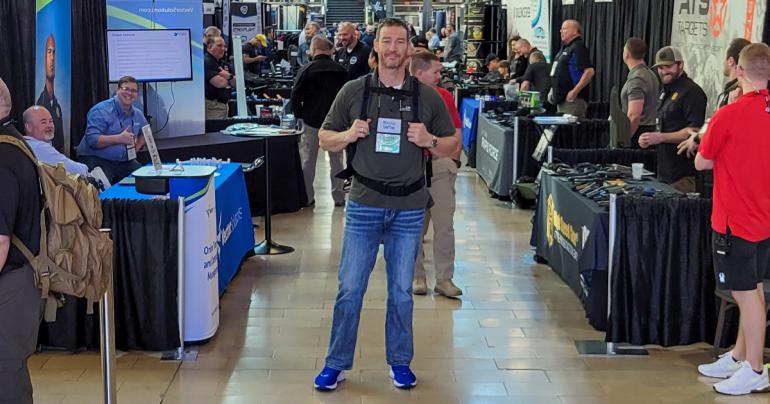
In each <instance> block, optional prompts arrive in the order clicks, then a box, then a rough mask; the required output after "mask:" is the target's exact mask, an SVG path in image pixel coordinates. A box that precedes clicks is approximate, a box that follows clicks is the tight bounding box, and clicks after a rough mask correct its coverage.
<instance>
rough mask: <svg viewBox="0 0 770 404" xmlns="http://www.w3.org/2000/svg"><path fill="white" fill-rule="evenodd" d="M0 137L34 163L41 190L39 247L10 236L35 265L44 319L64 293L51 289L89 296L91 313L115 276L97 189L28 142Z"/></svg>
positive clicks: (52, 318)
mask: <svg viewBox="0 0 770 404" xmlns="http://www.w3.org/2000/svg"><path fill="white" fill-rule="evenodd" d="M0 143H7V144H12V145H14V146H16V147H18V148H19V149H21V150H22V151H23V152H24V154H26V155H27V157H29V158H30V160H32V161H33V162H34V163H35V166H36V167H37V172H38V176H39V177H40V187H41V189H42V193H43V200H42V202H43V210H42V211H41V213H40V252H39V254H38V255H37V256H34V255H33V254H32V252H31V251H30V250H29V248H27V246H25V245H24V244H23V243H22V242H21V240H19V238H18V237H16V236H13V238H12V239H11V242H12V243H13V245H14V246H15V247H16V248H17V249H19V251H21V253H22V254H24V257H25V258H27V260H28V261H29V263H30V265H31V266H32V268H33V269H34V270H35V280H36V282H37V284H38V287H39V288H40V289H41V290H42V297H43V298H44V299H47V300H46V307H45V319H46V321H55V319H56V308H57V305H60V304H59V303H61V300H60V298H56V296H52V295H50V294H51V293H52V292H57V293H62V294H66V295H72V296H75V297H85V298H87V299H88V303H89V304H88V313H89V314H90V313H92V312H93V303H94V302H97V301H99V300H100V299H101V297H102V295H103V294H104V292H105V291H106V290H107V286H108V285H109V283H108V282H111V276H112V240H111V239H110V236H109V234H108V233H106V232H101V231H100V230H99V229H100V228H101V225H102V205H101V201H100V200H99V191H98V190H97V189H96V188H95V187H94V186H93V185H91V184H90V183H88V181H87V180H86V179H85V178H83V177H80V176H79V175H77V174H68V173H67V171H66V170H65V169H64V165H62V164H59V165H57V166H55V167H54V166H52V165H49V164H45V163H41V162H39V161H38V160H37V158H35V156H34V154H32V152H31V151H30V149H29V148H28V146H27V145H26V143H24V142H23V141H21V140H19V139H17V138H15V137H12V136H7V135H0Z"/></svg>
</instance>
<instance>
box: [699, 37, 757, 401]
mask: <svg viewBox="0 0 770 404" xmlns="http://www.w3.org/2000/svg"><path fill="white" fill-rule="evenodd" d="M736 73H737V74H736V75H737V77H738V81H739V82H740V85H741V89H742V90H743V95H742V96H741V97H740V98H738V99H737V100H736V101H735V102H734V103H732V104H729V105H727V106H725V107H722V108H720V109H719V110H718V111H717V112H716V114H714V117H713V118H711V122H710V123H709V126H708V130H707V132H706V134H705V135H704V136H703V139H702V141H701V144H700V147H699V148H698V149H699V150H698V154H697V155H696V156H695V167H696V168H697V169H698V170H711V169H713V170H714V198H713V203H714V207H713V211H712V214H711V227H712V229H713V230H714V232H713V234H712V244H713V245H712V247H713V255H714V272H715V276H716V280H717V287H718V288H720V289H722V290H729V291H732V295H733V298H735V301H736V302H737V303H738V310H740V325H739V328H738V340H737V341H736V343H735V347H734V348H733V350H732V351H730V352H728V353H726V354H724V355H722V356H721V357H720V358H719V360H717V361H716V362H714V363H711V364H707V365H701V366H699V367H698V371H699V372H700V373H701V374H703V375H705V376H708V377H715V378H724V379H726V380H724V381H721V382H719V383H717V384H715V385H714V390H716V391H717V392H719V393H722V394H729V395H743V394H749V393H754V392H759V391H766V390H767V389H768V388H770V383H769V382H768V370H767V367H765V366H764V363H763V359H762V353H763V348H764V346H765V327H766V326H767V324H766V322H765V321H766V319H765V316H766V312H765V293H764V289H763V287H762V285H763V284H762V280H763V279H764V278H765V275H766V273H767V269H768V266H770V159H768V156H770V137H769V136H768V131H767V129H768V128H770V97H769V96H768V92H767V89H766V88H765V87H766V86H767V80H768V79H770V48H769V47H768V46H767V45H765V44H762V43H756V44H751V45H748V46H746V47H745V48H744V49H743V50H742V51H741V53H740V61H739V63H738V69H737V72H736ZM694 137H695V138H696V139H697V137H698V135H697V134H696V135H694ZM696 142H697V140H696Z"/></svg>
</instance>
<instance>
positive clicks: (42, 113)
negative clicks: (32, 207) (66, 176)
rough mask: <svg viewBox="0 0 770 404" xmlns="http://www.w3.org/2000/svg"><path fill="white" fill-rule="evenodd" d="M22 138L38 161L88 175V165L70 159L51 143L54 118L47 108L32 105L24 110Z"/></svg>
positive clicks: (70, 171)
mask: <svg viewBox="0 0 770 404" xmlns="http://www.w3.org/2000/svg"><path fill="white" fill-rule="evenodd" d="M23 117H24V133H25V135H26V136H24V140H26V141H27V144H29V147H30V148H31V149H32V152H33V153H35V157H37V159H38V161H41V162H43V163H46V164H50V165H52V166H55V165H57V164H63V165H64V169H65V170H67V172H69V173H73V174H79V175H82V176H84V177H87V176H88V166H87V165H85V164H83V163H78V162H77V161H72V160H70V159H68V158H67V156H65V155H63V154H62V153H61V152H60V151H58V150H56V149H55V148H54V147H53V145H51V139H53V138H54V120H53V117H51V113H50V112H48V110H47V109H45V108H43V107H41V106H39V105H33V106H31V107H29V108H27V110H26V111H24V115H23Z"/></svg>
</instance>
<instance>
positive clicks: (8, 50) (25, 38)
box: [0, 0, 35, 129]
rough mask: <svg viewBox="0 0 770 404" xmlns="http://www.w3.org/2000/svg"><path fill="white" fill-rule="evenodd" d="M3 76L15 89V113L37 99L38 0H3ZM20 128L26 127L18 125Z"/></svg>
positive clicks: (0, 68) (0, 33) (0, 18)
mask: <svg viewBox="0 0 770 404" xmlns="http://www.w3.org/2000/svg"><path fill="white" fill-rule="evenodd" d="M0 55H3V57H4V59H3V62H2V63H0V78H1V79H3V81H5V84H6V85H8V90H10V92H11V102H12V103H13V109H12V110H11V115H12V116H13V118H14V119H16V120H17V121H19V122H20V121H21V114H22V113H23V112H24V110H25V109H26V108H27V107H29V106H30V105H32V104H34V103H35V69H34V66H35V2H34V1H26V0H25V1H19V0H0ZM17 126H18V127H19V129H24V128H22V127H21V125H17Z"/></svg>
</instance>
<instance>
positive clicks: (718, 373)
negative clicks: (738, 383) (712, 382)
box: [698, 352, 741, 379]
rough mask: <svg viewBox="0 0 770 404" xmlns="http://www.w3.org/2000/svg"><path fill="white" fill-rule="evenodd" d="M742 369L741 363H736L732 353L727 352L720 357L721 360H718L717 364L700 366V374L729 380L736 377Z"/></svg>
mask: <svg viewBox="0 0 770 404" xmlns="http://www.w3.org/2000/svg"><path fill="white" fill-rule="evenodd" d="M740 368H741V363H740V362H736V361H735V359H733V355H732V353H731V352H725V353H723V354H722V355H719V359H717V360H716V362H713V363H707V364H705V365H698V373H700V374H702V375H703V376H706V377H713V378H716V379H727V378H728V377H730V376H732V375H734V374H735V372H737V371H738V369H740Z"/></svg>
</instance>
